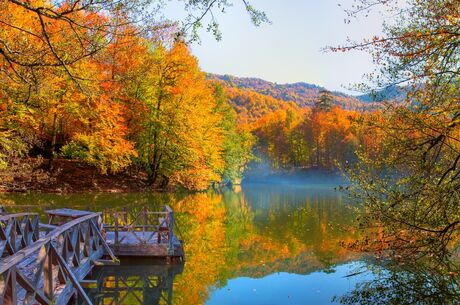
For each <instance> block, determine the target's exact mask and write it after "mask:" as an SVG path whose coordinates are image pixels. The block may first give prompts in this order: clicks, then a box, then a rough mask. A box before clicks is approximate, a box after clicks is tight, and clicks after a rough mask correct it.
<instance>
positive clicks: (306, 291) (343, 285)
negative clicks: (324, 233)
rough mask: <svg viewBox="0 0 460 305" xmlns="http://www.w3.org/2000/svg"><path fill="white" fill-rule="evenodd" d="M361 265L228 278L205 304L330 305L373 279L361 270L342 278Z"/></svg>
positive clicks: (351, 264)
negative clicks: (305, 272) (318, 270)
mask: <svg viewBox="0 0 460 305" xmlns="http://www.w3.org/2000/svg"><path fill="white" fill-rule="evenodd" d="M362 268H364V264H362V263H357V262H355V263H349V264H345V265H340V266H336V267H335V268H334V270H335V272H333V273H325V272H313V273H310V274H308V275H297V274H290V273H274V274H271V275H268V276H266V277H263V278H259V279H251V278H246V277H241V278H236V279H233V280H229V281H228V283H227V286H225V287H223V288H220V289H217V290H215V291H213V292H212V293H211V294H210V297H209V300H208V301H207V302H206V303H205V304H206V305H214V304H216V305H245V304H247V305H289V304H296V305H297V304H299V305H304V304H315V305H320V304H332V298H333V297H334V296H341V295H343V294H345V293H347V292H350V291H351V290H353V289H354V288H355V285H356V284H357V283H358V282H363V281H368V280H371V279H372V276H371V274H369V273H362V274H358V275H355V276H351V277H345V276H346V275H348V274H352V273H354V272H357V271H359V270H362Z"/></svg>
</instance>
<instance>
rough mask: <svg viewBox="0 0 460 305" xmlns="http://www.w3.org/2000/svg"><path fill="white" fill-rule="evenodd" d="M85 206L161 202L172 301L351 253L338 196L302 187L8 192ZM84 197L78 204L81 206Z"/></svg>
mask: <svg viewBox="0 0 460 305" xmlns="http://www.w3.org/2000/svg"><path fill="white" fill-rule="evenodd" d="M33 201H35V202H40V208H42V206H45V205H46V202H51V203H52V204H53V205H54V206H58V207H59V206H69V205H70V206H72V207H76V208H85V206H89V207H90V208H91V209H92V210H103V209H104V208H117V209H121V208H123V207H126V208H128V209H129V210H130V211H136V210H139V209H142V207H143V206H148V207H149V208H151V209H155V207H159V206H161V205H163V204H169V205H170V206H171V207H172V208H173V210H174V211H175V217H176V221H177V223H178V225H179V227H180V228H181V233H182V234H183V235H184V236H183V239H184V241H185V243H184V245H185V252H186V259H187V261H186V264H185V267H184V271H183V273H182V274H180V275H177V276H176V277H175V280H174V289H173V290H174V293H173V304H202V303H204V302H205V300H206V299H207V298H208V295H209V287H222V286H224V285H225V284H226V282H227V280H228V279H231V278H235V277H238V276H250V277H262V276H265V275H268V274H271V273H274V272H282V271H283V272H292V273H298V274H308V273H310V272H312V271H316V270H320V269H323V268H325V267H329V266H330V265H332V264H335V263H339V262H344V261H348V260H351V259H352V258H355V257H356V256H353V255H352V254H350V253H348V252H346V251H345V250H344V249H343V248H342V247H341V246H340V244H339V242H340V241H342V240H346V239H352V238H354V233H353V232H351V231H350V230H346V229H345V228H347V227H350V225H351V223H352V221H353V213H352V211H350V210H348V209H347V208H346V205H345V204H344V203H343V202H342V200H341V198H340V195H339V194H338V193H335V192H333V191H325V190H324V189H323V190H308V189H305V188H297V189H296V188H293V189H282V188H280V187H274V186H270V187H269V188H267V187H263V188H252V187H250V188H244V189H243V191H238V192H234V191H230V190H224V191H222V192H220V193H216V192H209V193H196V194H188V195H187V194H182V195H181V194H97V195H92V194H82V195H80V194H77V195H68V196H67V195H66V196H59V195H50V196H48V195H44V196H43V197H40V196H39V195H37V196H36V195H34V197H31V196H29V197H28V196H24V197H16V201H15V202H16V204H24V203H25V202H33ZM82 203H85V206H83V205H82Z"/></svg>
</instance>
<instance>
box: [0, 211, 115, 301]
mask: <svg viewBox="0 0 460 305" xmlns="http://www.w3.org/2000/svg"><path fill="white" fill-rule="evenodd" d="M14 215H16V216H14ZM35 215H36V214H33V215H30V214H29V215H23V216H21V217H28V219H29V220H24V218H23V220H22V221H20V220H18V219H19V218H20V217H18V214H13V215H7V216H0V217H2V218H0V221H4V223H7V224H8V225H7V228H10V227H11V229H3V231H2V232H4V233H5V236H11V234H12V233H11V231H14V230H16V232H19V231H21V233H22V236H21V240H22V241H23V242H21V243H19V244H20V245H22V246H21V249H19V250H18V248H17V247H16V248H15V249H16V250H18V251H15V252H14V253H13V254H12V255H10V256H8V257H6V258H4V259H2V260H1V261H0V297H2V298H3V302H2V305H16V304H41V305H51V304H56V305H64V304H67V303H68V301H69V299H70V298H71V297H72V296H73V295H74V291H75V290H76V292H77V293H78V295H79V296H80V298H81V299H82V300H83V301H84V303H86V304H88V305H92V303H91V301H90V299H89V298H88V296H87V295H86V293H85V292H84V290H83V288H82V287H81V285H80V281H81V280H82V279H83V278H84V277H85V276H86V275H87V273H88V272H89V271H90V270H91V266H92V262H93V261H95V260H98V259H100V258H101V257H102V255H103V254H104V251H105V252H106V253H108V255H109V256H110V257H111V258H112V260H113V261H116V258H115V256H114V255H113V253H112V251H111V249H110V248H109V247H108V245H107V243H106V242H105V240H104V237H103V233H102V232H101V222H100V213H92V214H90V215H87V216H83V217H81V218H78V219H75V220H72V221H70V222H68V223H66V224H63V225H62V226H59V227H57V228H56V229H55V230H53V231H51V232H50V233H48V234H47V235H46V236H45V237H43V238H41V239H39V240H37V241H35V242H33V243H30V241H32V240H33V239H34V238H36V236H37V235H36V232H37V231H38V220H37V221H36V220H35ZM5 217H6V218H5ZM11 217H12V218H15V219H16V220H15V221H13V220H8V219H11ZM31 217H32V221H30V219H31ZM19 224H20V225H19ZM7 232H10V234H6V233H7ZM30 232H33V234H32V237H30V236H31V234H30ZM25 236H27V237H25ZM7 240H8V239H7ZM27 241H29V245H26V246H24V245H25V244H26V243H27ZM6 243H7V242H5V245H6ZM7 247H9V248H14V247H13V245H12V242H11V237H10V239H9V246H7ZM10 250H11V249H10ZM74 289H75V290H74ZM55 296H56V297H55Z"/></svg>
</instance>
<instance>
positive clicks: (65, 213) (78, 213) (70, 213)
mask: <svg viewBox="0 0 460 305" xmlns="http://www.w3.org/2000/svg"><path fill="white" fill-rule="evenodd" d="M45 213H46V214H48V215H52V216H59V217H67V218H74V219H76V218H79V217H82V216H86V215H89V214H93V212H91V211H82V210H74V209H67V208H65V209H55V210H47V211H45Z"/></svg>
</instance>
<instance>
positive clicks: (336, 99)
mask: <svg viewBox="0 0 460 305" xmlns="http://www.w3.org/2000/svg"><path fill="white" fill-rule="evenodd" d="M207 77H208V78H209V79H212V80H216V81H218V82H219V83H221V84H222V85H223V86H225V87H228V88H240V89H245V90H251V91H254V92H257V93H260V94H264V95H268V96H271V97H273V98H275V99H278V100H283V101H288V102H294V103H295V104H296V105H298V106H299V107H312V106H314V104H315V102H316V101H317V100H318V99H319V97H320V95H321V92H322V91H324V90H325V88H322V87H320V86H316V85H312V84H308V83H293V84H277V83H272V82H269V81H265V80H262V79H259V78H245V77H235V76H231V75H218V74H210V73H208V74H207ZM332 97H333V101H332V104H333V105H335V106H340V107H342V108H344V109H348V110H359V111H364V110H375V109H377V108H379V107H380V105H379V103H375V102H372V101H373V100H372V98H370V97H369V98H366V99H359V98H357V97H354V96H351V95H347V94H344V93H341V92H332ZM380 101H382V99H380Z"/></svg>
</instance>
